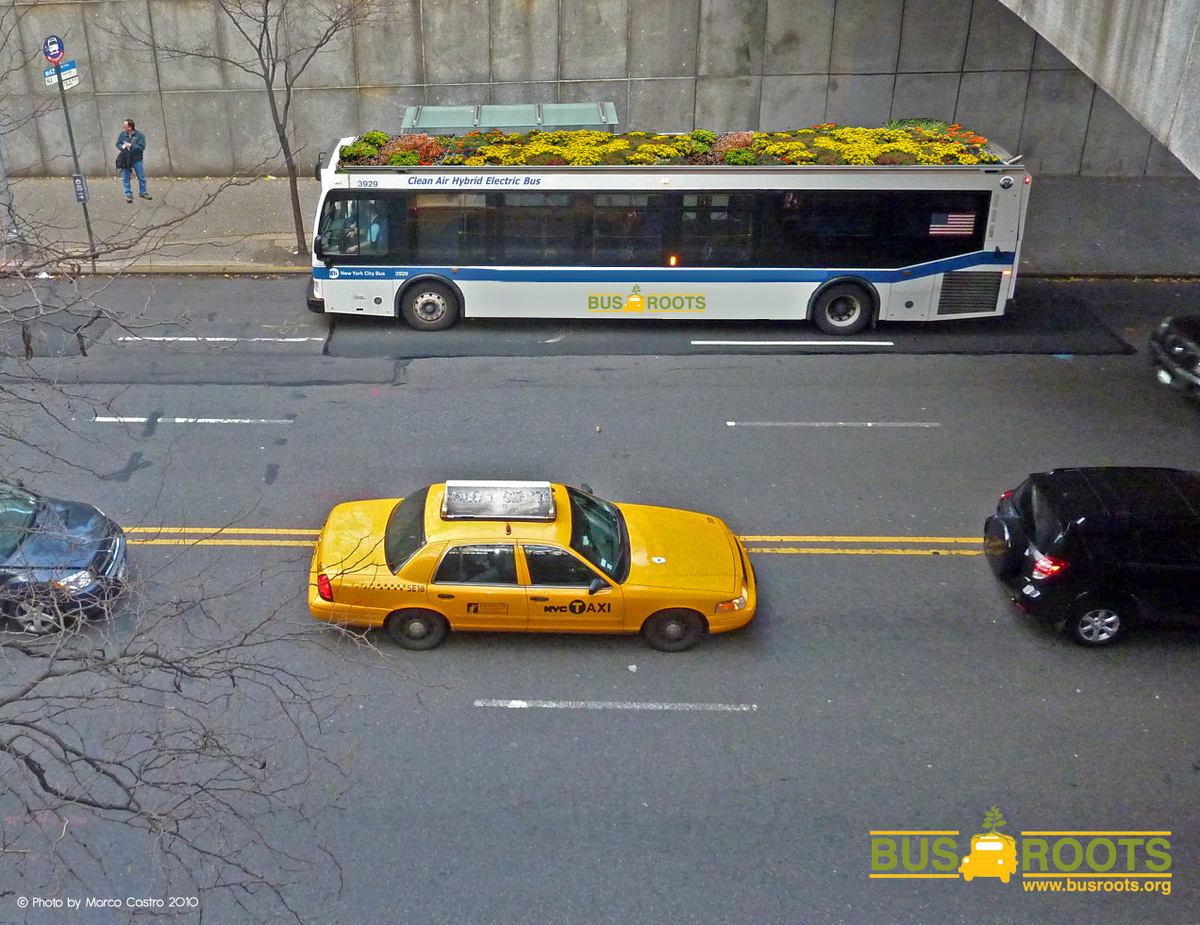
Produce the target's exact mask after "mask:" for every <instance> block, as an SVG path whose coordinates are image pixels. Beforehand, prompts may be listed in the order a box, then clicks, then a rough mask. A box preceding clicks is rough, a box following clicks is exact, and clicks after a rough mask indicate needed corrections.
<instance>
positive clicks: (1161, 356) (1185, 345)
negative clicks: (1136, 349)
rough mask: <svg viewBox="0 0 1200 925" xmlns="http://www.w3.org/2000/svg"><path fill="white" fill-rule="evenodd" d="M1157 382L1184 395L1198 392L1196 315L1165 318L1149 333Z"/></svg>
mask: <svg viewBox="0 0 1200 925" xmlns="http://www.w3.org/2000/svg"><path fill="white" fill-rule="evenodd" d="M1149 347H1150V362H1151V363H1152V364H1153V365H1154V366H1155V367H1157V374H1158V381H1159V382H1161V383H1162V384H1163V385H1169V386H1171V387H1172V388H1174V389H1178V390H1179V391H1180V392H1183V393H1185V394H1187V395H1196V394H1198V393H1200V315H1182V316H1180V317H1178V318H1168V319H1167V320H1166V321H1164V322H1163V323H1162V324H1160V325H1159V326H1158V330H1157V331H1155V332H1154V333H1153V334H1151V335H1150V345H1149Z"/></svg>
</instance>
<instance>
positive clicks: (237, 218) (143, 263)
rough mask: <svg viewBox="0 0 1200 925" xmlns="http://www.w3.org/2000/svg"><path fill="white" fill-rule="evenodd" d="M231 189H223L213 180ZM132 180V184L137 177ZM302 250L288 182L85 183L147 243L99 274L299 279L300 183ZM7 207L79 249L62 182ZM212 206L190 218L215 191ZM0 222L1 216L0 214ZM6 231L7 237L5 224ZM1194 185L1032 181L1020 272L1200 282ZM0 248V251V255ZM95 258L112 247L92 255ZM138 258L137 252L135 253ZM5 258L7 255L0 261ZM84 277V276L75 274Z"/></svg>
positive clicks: (21, 186) (119, 233) (99, 204)
mask: <svg viewBox="0 0 1200 925" xmlns="http://www.w3.org/2000/svg"><path fill="white" fill-rule="evenodd" d="M231 182H232V183H236V184H242V185H236V186H231V187H229V188H227V189H224V190H221V189H220V188H221V186H222V184H229V183H231ZM135 183H136V181H135ZM299 183H300V203H301V212H302V215H303V218H304V229H305V239H306V245H305V249H304V251H303V252H302V253H296V246H297V243H296V234H295V231H294V228H293V222H292V209H291V200H290V197H289V193H288V182H287V179H286V177H274V178H264V179H260V180H253V181H250V180H233V181H230V180H229V179H226V178H207V177H206V178H197V179H192V178H170V177H149V178H147V186H148V189H149V192H150V194H151V195H152V196H153V197H154V198H153V199H152V200H150V201H146V200H142V199H139V198H137V195H136V188H135V195H134V201H133V203H132V204H129V203H126V202H125V193H124V190H123V189H122V187H121V181H120V179H119V178H114V177H92V178H89V179H88V181H87V185H88V192H89V195H90V200H89V202H88V212H89V214H90V217H91V222H92V232H93V236H94V238H95V239H96V240H97V241H98V242H110V243H111V242H126V243H128V242H129V241H130V240H131V239H132V238H136V237H138V236H140V235H144V236H145V237H146V239H147V240H148V241H150V242H153V243H152V245H151V246H150V247H149V249H148V251H149V252H148V253H143V252H144V251H147V248H146V246H145V244H143V245H142V246H140V247H131V248H130V252H131V254H132V255H133V256H129V255H126V254H123V253H120V252H114V253H111V254H108V255H106V256H105V257H104V258H103V259H101V260H99V261H97V269H98V271H100V272H113V271H114V270H117V269H121V270H125V271H128V272H138V273H241V274H254V273H271V274H274V273H308V272H310V267H311V265H312V264H311V255H310V253H309V252H308V249H307V248H308V245H309V244H311V240H310V235H311V232H310V228H311V225H312V221H313V217H314V212H315V210H316V206H317V198H318V196H319V194H320V184H319V183H317V181H316V180H314V179H312V176H311V175H309V176H307V177H304V176H302V177H301V178H300V181H299ZM11 188H12V196H13V206H14V209H15V211H16V213H17V216H18V218H19V219H20V220H21V221H22V222H24V223H25V224H26V226H27V227H28V228H35V229H39V230H40V231H42V233H44V234H46V235H47V237H48V238H49V239H50V240H51V241H52V242H58V243H60V244H62V245H64V246H66V247H68V248H70V249H72V250H74V251H75V252H83V251H85V250H86V247H87V233H86V230H85V227H84V220H83V209H82V208H81V206H80V205H79V204H78V203H77V202H76V201H75V190H74V186H73V184H72V182H71V178H70V177H54V178H50V179H19V178H18V179H14V180H12V181H11ZM218 190H220V192H219V193H218V194H217V198H216V200H215V202H214V203H213V204H212V205H210V206H208V207H207V208H205V209H204V210H203V211H202V212H200V213H199V214H196V215H189V214H188V213H190V212H192V211H194V210H195V208H196V205H197V204H198V203H200V202H202V201H203V200H204V198H205V197H206V196H211V195H213V194H214V193H217V191H218ZM0 222H4V223H5V224H6V217H5V216H3V215H0ZM4 230H7V228H5V229H4ZM1198 241H1200V180H1197V179H1196V178H1193V177H1188V178H1174V177H1173V178H1145V177H1143V178H1137V179H1120V178H1112V177H1100V178H1088V177H1046V178H1040V179H1039V178H1037V177H1035V178H1034V180H1033V185H1032V188H1031V190H1030V205H1029V215H1028V220H1027V223H1026V235H1025V242H1024V244H1023V245H1022V249H1021V266H1020V272H1021V273H1022V274H1024V275H1028V276H1066V277H1071V276H1084V277H1091V276H1113V277H1134V276H1154V277H1161V276H1167V277H1200V248H1198V247H1197V242H1198ZM2 247H3V244H0V248H2ZM101 250H105V251H107V250H111V248H110V247H103V246H102V247H101ZM139 255H140V256H139ZM9 259H11V256H10V255H9V254H4V255H3V259H0V264H3V263H6V262H7V261H8V260H9ZM82 269H84V270H85V271H87V270H88V269H89V268H88V267H87V266H84V267H83V268H82Z"/></svg>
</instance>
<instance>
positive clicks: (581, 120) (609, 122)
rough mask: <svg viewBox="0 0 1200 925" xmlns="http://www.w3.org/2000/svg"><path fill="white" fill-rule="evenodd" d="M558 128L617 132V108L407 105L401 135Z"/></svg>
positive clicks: (609, 105) (596, 105) (604, 105)
mask: <svg viewBox="0 0 1200 925" xmlns="http://www.w3.org/2000/svg"><path fill="white" fill-rule="evenodd" d="M535 128H536V129H539V130H541V131H543V132H553V131H555V130H557V129H592V130H593V131H600V132H615V131H616V128H617V107H616V106H615V105H614V104H613V103H519V104H514V105H494V104H493V105H486V106H485V105H480V106H406V107H405V108H404V117H403V118H402V119H401V121H400V134H401V135H411V134H416V133H420V132H428V133H429V134H431V135H465V134H466V133H467V132H486V131H487V130H488V129H501V130H503V131H505V132H528V131H529V130H530V129H535Z"/></svg>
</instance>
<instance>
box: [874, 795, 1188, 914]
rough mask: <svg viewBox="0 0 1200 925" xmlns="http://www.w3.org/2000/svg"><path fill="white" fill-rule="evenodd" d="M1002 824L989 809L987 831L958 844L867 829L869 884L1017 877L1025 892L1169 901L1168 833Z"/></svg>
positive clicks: (944, 832) (953, 836)
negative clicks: (1008, 828)
mask: <svg viewBox="0 0 1200 925" xmlns="http://www.w3.org/2000/svg"><path fill="white" fill-rule="evenodd" d="M1004 825H1006V823H1005V821H1004V815H1003V813H1001V812H1000V810H999V809H997V808H996V807H995V806H993V807H992V808H991V809H989V810H988V811H987V813H986V815H985V816H984V818H983V828H984V829H986V830H987V831H984V832H979V833H976V834H975V835H972V836H971V837H970V841H969V849H968V850H967V851H965V852H964V851H963V850H962V846H960V845H959V841H960V839H959V837H958V836H959V832H958V831H956V830H948V829H886V830H877V831H872V832H871V833H870V835H871V874H870V877H871V879H872V880H883V879H910V880H917V879H924V880H932V879H942V880H957V879H959V878H960V877H961V878H962V879H963V880H965V881H967V882H968V883H969V882H970V881H972V880H974V879H975V878H977V877H997V878H999V879H1000V881H1001V882H1002V883H1008V881H1009V879H1010V878H1011V877H1012V876H1013V875H1017V876H1020V877H1021V878H1022V879H1023V881H1024V883H1023V886H1024V890H1025V892H1052V893H1060V892H1066V893H1072V892H1090V893H1095V892H1131V893H1139V892H1140V893H1159V894H1161V895H1163V896H1170V895H1171V842H1170V835H1171V833H1170V832H1169V831H1142V830H1138V831H1131V830H1119V831H1117V830H1114V831H1095V830H1091V829H1088V830H1074V829H1072V830H1041V829H1031V830H1026V831H1022V832H1021V839H1020V842H1019V843H1018V841H1017V839H1016V838H1013V837H1012V836H1009V835H1005V834H1003V833H1002V832H999V831H997V830H998V829H999V828H1000V827H1001V826H1004Z"/></svg>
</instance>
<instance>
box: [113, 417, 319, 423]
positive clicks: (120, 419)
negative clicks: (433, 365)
mask: <svg viewBox="0 0 1200 925" xmlns="http://www.w3.org/2000/svg"><path fill="white" fill-rule="evenodd" d="M93 420H94V421H95V423H97V424H148V423H150V421H151V420H153V421H154V423H155V424H295V423H296V422H295V421H294V420H289V419H286V418H157V417H156V418H148V417H96V418H93Z"/></svg>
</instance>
